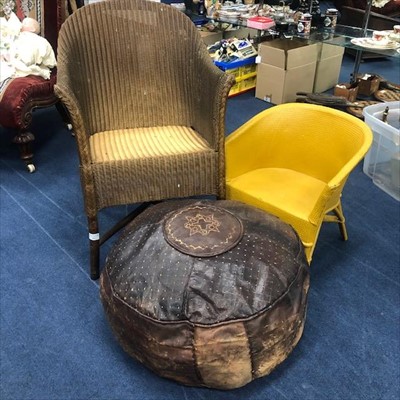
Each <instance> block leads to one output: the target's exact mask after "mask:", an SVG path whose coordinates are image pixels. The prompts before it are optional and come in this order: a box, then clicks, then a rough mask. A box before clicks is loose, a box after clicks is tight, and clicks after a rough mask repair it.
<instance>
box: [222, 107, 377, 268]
mask: <svg viewBox="0 0 400 400" xmlns="http://www.w3.org/2000/svg"><path fill="white" fill-rule="evenodd" d="M288 116H290V118H288ZM371 143H372V132H371V129H370V128H369V127H368V125H367V124H365V123H364V122H362V121H360V120H358V119H357V118H355V117H353V116H351V115H348V114H346V113H345V112H343V111H338V110H334V109H333V108H329V107H325V106H320V105H315V104H302V103H288V104H281V105H279V106H275V107H272V108H270V109H268V110H265V111H263V112H261V113H259V114H258V115H256V116H255V117H253V118H252V119H251V120H250V121H248V122H246V123H245V124H244V125H243V126H241V127H240V128H238V129H237V130H236V131H235V132H233V133H232V134H231V135H229V137H228V139H227V141H226V179H227V188H226V191H227V198H228V199H231V200H237V201H242V202H243V203H247V204H250V205H253V206H256V207H259V208H261V209H263V210H265V211H267V212H269V213H271V214H273V215H276V216H277V217H279V218H281V219H282V220H283V221H284V222H286V223H288V224H290V225H292V226H293V228H294V229H295V230H296V231H297V233H298V234H299V236H300V239H301V240H302V242H303V245H304V247H305V252H306V256H307V259H308V261H309V263H311V259H312V255H313V252H314V249H315V245H316V243H317V239H318V234H319V231H320V228H321V226H322V224H323V222H335V223H337V224H338V225H339V229H340V232H341V235H342V238H343V240H347V231H346V225H345V218H344V215H343V210H342V205H341V194H342V190H343V188H344V185H345V183H346V181H347V178H348V176H349V175H350V173H351V172H352V170H353V169H354V168H355V167H356V165H357V164H358V163H359V162H360V160H361V159H362V158H363V156H364V155H365V153H366V152H367V151H368V149H369V147H370V146H371ZM244 154H247V155H248V156H244Z"/></svg>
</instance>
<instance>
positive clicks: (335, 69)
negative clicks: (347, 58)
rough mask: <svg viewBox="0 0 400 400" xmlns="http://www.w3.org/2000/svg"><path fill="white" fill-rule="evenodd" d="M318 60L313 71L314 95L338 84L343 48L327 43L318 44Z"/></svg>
mask: <svg viewBox="0 0 400 400" xmlns="http://www.w3.org/2000/svg"><path fill="white" fill-rule="evenodd" d="M317 46H318V58H317V66H316V70H315V79H314V88H313V92H314V93H322V92H325V91H326V90H329V89H331V88H333V87H334V86H335V85H336V84H337V83H338V82H339V74H340V68H341V67H342V60H343V53H344V48H343V47H340V46H335V45H332V44H327V43H318V44H317Z"/></svg>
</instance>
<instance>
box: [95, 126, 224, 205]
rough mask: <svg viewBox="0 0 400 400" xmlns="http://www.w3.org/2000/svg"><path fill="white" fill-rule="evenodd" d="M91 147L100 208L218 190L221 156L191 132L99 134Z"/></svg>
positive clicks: (164, 129) (154, 130) (175, 128)
mask: <svg viewBox="0 0 400 400" xmlns="http://www.w3.org/2000/svg"><path fill="white" fill-rule="evenodd" d="M89 143H90V154H91V160H92V164H91V170H92V174H93V179H94V181H95V184H96V186H97V204H98V206H99V207H100V208H103V207H107V206H110V205H112V204H113V203H115V202H117V203H118V204H127V203H129V202H132V201H133V202H140V201H141V199H142V198H143V197H144V196H146V198H149V199H151V200H161V199H163V198H165V197H167V198H175V197H187V196H193V195H201V194H213V193H215V192H216V190H217V184H218V183H217V178H216V175H215V170H216V169H217V168H218V152H216V151H215V150H214V149H212V148H211V147H210V146H209V145H208V143H207V141H206V140H205V139H204V138H202V137H201V136H200V135H199V134H198V133H197V132H196V131H194V130H193V129H192V128H188V127H184V126H164V127H150V128H135V129H120V130H113V131H108V132H107V131H105V132H98V133H95V134H94V135H91V136H90V138H89ZM132 171H134V172H132ZM193 171H196V174H193ZM121 187H123V188H125V189H124V190H123V191H121V193H120V195H119V197H118V200H116V192H117V188H121ZM132 199H133V200H132Z"/></svg>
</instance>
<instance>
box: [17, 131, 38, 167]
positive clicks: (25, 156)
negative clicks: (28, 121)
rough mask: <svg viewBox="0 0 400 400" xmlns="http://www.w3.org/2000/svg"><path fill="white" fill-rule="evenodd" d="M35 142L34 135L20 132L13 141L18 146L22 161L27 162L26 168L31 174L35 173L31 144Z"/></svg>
mask: <svg viewBox="0 0 400 400" xmlns="http://www.w3.org/2000/svg"><path fill="white" fill-rule="evenodd" d="M34 140H35V136H34V135H33V133H31V132H28V131H20V132H19V133H18V135H16V136H15V137H14V139H13V143H15V144H16V145H18V147H19V152H20V157H21V160H22V161H24V162H25V165H26V168H27V169H28V171H29V172H30V173H32V172H35V169H36V168H35V166H34V164H33V152H32V146H31V143H32V142H33V141H34Z"/></svg>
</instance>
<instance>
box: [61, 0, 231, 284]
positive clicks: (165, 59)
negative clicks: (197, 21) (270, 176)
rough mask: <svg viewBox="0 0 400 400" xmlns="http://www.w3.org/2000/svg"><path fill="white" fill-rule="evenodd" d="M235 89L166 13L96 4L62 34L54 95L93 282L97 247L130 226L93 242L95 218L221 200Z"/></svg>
mask: <svg viewBox="0 0 400 400" xmlns="http://www.w3.org/2000/svg"><path fill="white" fill-rule="evenodd" d="M233 81H234V80H233V78H232V77H230V76H228V75H227V74H224V73H223V72H222V71H220V70H219V69H218V68H217V67H215V66H214V64H213V63H212V60H211V58H210V56H209V54H208V52H207V49H206V46H205V44H204V43H203V41H202V39H201V37H200V34H199V32H198V31H197V29H196V27H195V26H194V24H193V23H192V22H191V21H190V19H189V18H188V17H187V16H186V15H185V14H183V13H182V12H180V11H177V10H175V9H174V8H173V7H171V6H170V5H166V4H160V3H154V2H150V1H146V0H113V1H104V2H99V3H94V4H92V5H88V6H86V7H83V8H81V9H79V10H77V11H76V12H75V13H73V14H72V15H71V16H70V17H69V18H68V19H67V21H66V22H65V24H64V25H63V26H62V29H61V31H60V35H59V46H58V75H57V84H56V86H55V92H56V94H57V96H58V97H59V98H60V99H61V101H62V102H63V103H64V105H65V106H66V108H67V109H68V112H69V114H70V116H71V121H72V125H73V129H74V132H75V134H76V139H77V143H78V151H79V157H80V174H81V183H82V189H83V194H84V200H85V211H86V214H87V217H88V224H89V239H90V248H91V261H90V265H91V277H92V279H97V278H98V276H99V246H100V245H101V244H102V243H103V242H104V241H105V240H107V239H108V238H109V237H110V236H111V235H112V234H114V233H115V232H116V231H117V230H118V229H119V228H120V227H121V226H122V225H123V224H125V223H126V222H127V221H128V220H129V218H127V219H125V220H124V221H123V222H122V223H121V224H119V225H118V226H117V227H115V229H114V228H113V229H111V230H110V231H108V232H107V233H105V234H102V235H101V237H100V234H99V224H98V217H97V215H98V211H99V210H100V209H102V208H104V207H109V206H116V205H121V204H133V203H143V202H152V201H158V200H163V199H169V198H177V197H187V196H195V195H216V196H218V197H224V195H225V164H224V139H225V137H224V134H225V111H226V100H227V96H228V92H229V90H230V88H231V86H232V84H233ZM141 210H142V209H141V208H139V207H138V209H137V212H139V211H141ZM132 216H133V215H132ZM132 216H131V217H132Z"/></svg>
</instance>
